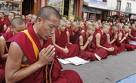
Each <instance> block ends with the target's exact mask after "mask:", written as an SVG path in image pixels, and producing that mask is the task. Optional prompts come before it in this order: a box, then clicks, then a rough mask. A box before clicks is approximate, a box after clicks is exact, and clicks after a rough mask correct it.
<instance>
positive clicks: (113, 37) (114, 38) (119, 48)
mask: <svg viewBox="0 0 136 83" xmlns="http://www.w3.org/2000/svg"><path fill="white" fill-rule="evenodd" d="M109 34H110V38H109V39H110V41H109V43H110V44H111V45H112V46H114V47H116V52H117V54H118V53H121V52H123V51H125V47H124V45H122V44H119V43H118V42H119V30H118V28H117V25H113V26H112V29H111V33H109Z"/></svg>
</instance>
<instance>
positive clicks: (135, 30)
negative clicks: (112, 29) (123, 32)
mask: <svg viewBox="0 0 136 83" xmlns="http://www.w3.org/2000/svg"><path fill="white" fill-rule="evenodd" d="M131 28H132V29H131V34H132V36H133V37H135V38H136V24H132V27H131Z"/></svg>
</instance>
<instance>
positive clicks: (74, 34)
mask: <svg viewBox="0 0 136 83" xmlns="http://www.w3.org/2000/svg"><path fill="white" fill-rule="evenodd" d="M70 31H71V32H70V42H71V43H72V44H78V40H79V36H80V26H79V23H78V22H73V23H72V25H71V30H70Z"/></svg>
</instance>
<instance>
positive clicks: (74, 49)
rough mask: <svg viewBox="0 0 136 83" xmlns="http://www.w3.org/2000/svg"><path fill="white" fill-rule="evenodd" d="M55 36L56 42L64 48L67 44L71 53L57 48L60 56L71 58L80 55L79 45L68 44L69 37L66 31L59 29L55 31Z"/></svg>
mask: <svg viewBox="0 0 136 83" xmlns="http://www.w3.org/2000/svg"><path fill="white" fill-rule="evenodd" d="M55 37H56V44H57V45H59V46H60V47H62V48H65V46H67V48H68V50H69V53H64V52H63V51H62V50H60V49H59V48H57V47H56V48H57V49H56V50H57V51H56V54H57V55H58V57H59V58H69V57H74V56H78V52H79V47H78V45H77V44H68V37H67V34H66V30H65V31H61V32H60V31H59V30H58V29H57V30H56V31H55Z"/></svg>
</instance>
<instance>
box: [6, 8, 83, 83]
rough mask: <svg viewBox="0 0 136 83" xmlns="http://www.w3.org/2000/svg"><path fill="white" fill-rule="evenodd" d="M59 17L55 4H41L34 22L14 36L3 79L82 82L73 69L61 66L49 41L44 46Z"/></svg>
mask: <svg viewBox="0 0 136 83" xmlns="http://www.w3.org/2000/svg"><path fill="white" fill-rule="evenodd" d="M60 19H61V16H60V14H59V12H58V11H57V10H56V9H55V8H53V7H50V6H45V7H43V8H41V9H40V11H39V13H38V15H37V20H36V23H35V24H34V25H33V26H31V27H29V28H28V30H25V31H23V32H20V33H18V34H17V35H16V36H15V37H14V41H13V42H12V43H11V45H10V49H9V56H8V58H7V62H6V70H5V72H6V74H5V75H6V83H82V80H81V79H80V77H79V75H78V74H77V73H76V72H74V71H71V70H69V71H68V70H67V71H62V70H61V67H60V64H59V63H58V61H57V60H56V59H55V57H56V56H55V47H54V46H53V45H48V46H47V47H44V45H45V44H46V43H47V42H48V38H49V37H50V36H52V34H54V29H55V28H56V27H58V26H59V22H60ZM55 66H56V67H55ZM71 77H72V78H71Z"/></svg>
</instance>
